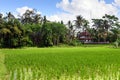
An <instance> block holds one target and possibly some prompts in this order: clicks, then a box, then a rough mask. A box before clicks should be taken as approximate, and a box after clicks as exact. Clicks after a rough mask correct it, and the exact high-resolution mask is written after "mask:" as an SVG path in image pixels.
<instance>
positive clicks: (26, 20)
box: [0, 10, 120, 48]
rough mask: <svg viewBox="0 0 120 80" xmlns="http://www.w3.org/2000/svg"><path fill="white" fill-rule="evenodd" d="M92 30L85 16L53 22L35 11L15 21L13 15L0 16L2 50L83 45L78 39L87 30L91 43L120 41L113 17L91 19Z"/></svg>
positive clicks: (118, 27)
mask: <svg viewBox="0 0 120 80" xmlns="http://www.w3.org/2000/svg"><path fill="white" fill-rule="evenodd" d="M92 22H93V25H92V27H91V26H90V25H89V21H88V20H86V19H84V18H83V17H82V16H77V17H76V20H73V21H68V23H67V24H64V23H63V21H61V22H51V21H48V20H47V19H46V16H44V17H42V16H41V15H40V14H37V11H36V10H26V12H25V13H24V14H23V15H22V16H19V18H16V17H15V16H14V15H13V14H12V13H11V12H9V13H7V15H6V16H3V14H1V13H0V47H1V48H17V47H23V46H37V47H48V46H54V45H59V44H71V43H72V42H74V41H76V40H77V41H78V43H80V41H79V38H78V37H77V36H76V34H77V33H78V32H83V31H85V30H87V31H88V32H89V33H90V34H91V36H92V41H94V42H99V41H109V42H115V41H118V40H119V38H120V23H119V19H118V18H117V17H116V16H114V15H107V14H106V15H105V16H103V18H102V19H92Z"/></svg>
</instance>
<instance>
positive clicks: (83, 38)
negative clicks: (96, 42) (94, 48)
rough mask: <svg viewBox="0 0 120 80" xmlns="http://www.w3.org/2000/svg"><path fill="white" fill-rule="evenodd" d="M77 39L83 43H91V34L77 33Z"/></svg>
mask: <svg viewBox="0 0 120 80" xmlns="http://www.w3.org/2000/svg"><path fill="white" fill-rule="evenodd" d="M77 37H78V39H79V40H80V41H81V42H83V43H90V42H92V37H91V34H90V33H89V32H88V31H86V30H85V31H84V32H78V34H77Z"/></svg>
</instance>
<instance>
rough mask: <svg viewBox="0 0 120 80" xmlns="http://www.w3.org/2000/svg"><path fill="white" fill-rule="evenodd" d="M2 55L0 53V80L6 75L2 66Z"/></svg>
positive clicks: (3, 65)
mask: <svg viewBox="0 0 120 80" xmlns="http://www.w3.org/2000/svg"><path fill="white" fill-rule="evenodd" d="M4 58H5V57H4V54H2V53H0V80H4V78H5V75H6V67H5V64H4Z"/></svg>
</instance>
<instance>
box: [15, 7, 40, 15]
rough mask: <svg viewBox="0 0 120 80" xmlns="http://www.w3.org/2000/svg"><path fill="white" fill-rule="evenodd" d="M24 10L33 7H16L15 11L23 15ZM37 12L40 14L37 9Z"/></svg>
mask: <svg viewBox="0 0 120 80" xmlns="http://www.w3.org/2000/svg"><path fill="white" fill-rule="evenodd" d="M26 10H33V8H30V7H27V6H24V7H21V8H17V9H16V11H17V13H18V14H19V15H20V16H21V15H23V14H24V13H25V11H26ZM37 14H41V12H39V11H37Z"/></svg>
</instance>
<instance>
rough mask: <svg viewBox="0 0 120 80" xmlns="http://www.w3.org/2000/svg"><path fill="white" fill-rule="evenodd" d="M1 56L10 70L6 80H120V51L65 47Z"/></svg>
mask: <svg viewBox="0 0 120 80" xmlns="http://www.w3.org/2000/svg"><path fill="white" fill-rule="evenodd" d="M0 52H1V53H3V54H4V58H5V59H4V67H5V68H6V69H7V71H6V72H7V75H8V76H7V79H6V78H5V80H120V49H115V48H109V47H70V48H65V47H64V48H24V49H1V50H0ZM1 53H0V54H1ZM1 55H2V54H1Z"/></svg>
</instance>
